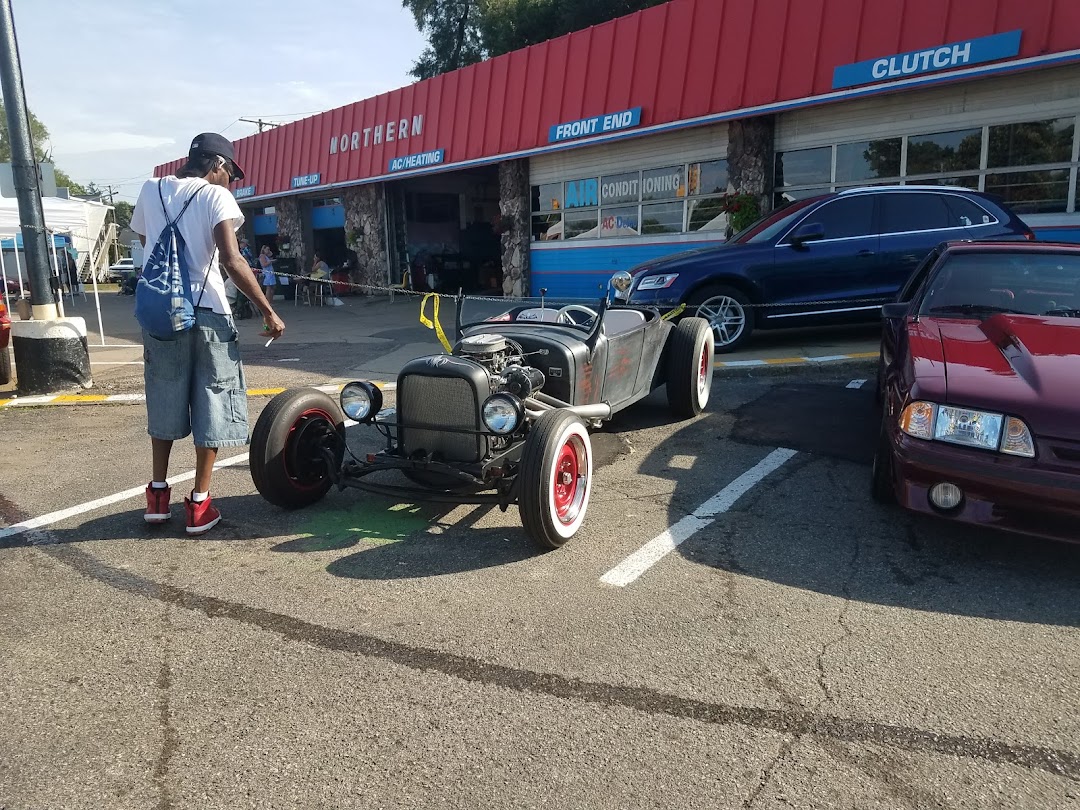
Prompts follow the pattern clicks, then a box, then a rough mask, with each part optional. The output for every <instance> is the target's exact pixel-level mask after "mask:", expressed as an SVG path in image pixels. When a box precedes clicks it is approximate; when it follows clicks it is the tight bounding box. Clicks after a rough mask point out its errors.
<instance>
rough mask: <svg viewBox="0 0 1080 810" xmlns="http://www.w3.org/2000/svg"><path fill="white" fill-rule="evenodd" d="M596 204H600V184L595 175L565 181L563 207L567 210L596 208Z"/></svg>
mask: <svg viewBox="0 0 1080 810" xmlns="http://www.w3.org/2000/svg"><path fill="white" fill-rule="evenodd" d="M598 205H600V184H599V182H597V179H596V178H595V177H588V178H585V179H584V180H568V181H567V182H566V190H565V192H564V194H563V207H564V208H565V209H566V210H567V211H569V210H570V209H571V208H596V206H598Z"/></svg>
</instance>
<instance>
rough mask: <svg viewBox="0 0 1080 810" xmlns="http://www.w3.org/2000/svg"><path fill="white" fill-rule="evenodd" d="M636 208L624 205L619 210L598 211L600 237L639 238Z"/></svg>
mask: <svg viewBox="0 0 1080 810" xmlns="http://www.w3.org/2000/svg"><path fill="white" fill-rule="evenodd" d="M640 234H641V229H640V228H639V227H638V207H637V206H636V205H624V206H622V207H621V208H601V209H600V236H601V237H603V238H605V239H610V238H614V237H618V236H639V235H640Z"/></svg>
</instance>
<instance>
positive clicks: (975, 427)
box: [934, 405, 1005, 450]
mask: <svg viewBox="0 0 1080 810" xmlns="http://www.w3.org/2000/svg"><path fill="white" fill-rule="evenodd" d="M1004 421H1005V417H1004V416H1002V415H1001V414H999V413H986V412H985V411H975V410H972V409H970V408H954V407H951V406H949V405H939V406H938V409H937V417H936V418H935V419H934V438H935V439H937V440H938V441H939V442H948V443H949V444H962V445H964V446H965V447H977V448H978V449H980V450H997V449H998V447H1000V446H1001V426H1002V423H1003V422H1004Z"/></svg>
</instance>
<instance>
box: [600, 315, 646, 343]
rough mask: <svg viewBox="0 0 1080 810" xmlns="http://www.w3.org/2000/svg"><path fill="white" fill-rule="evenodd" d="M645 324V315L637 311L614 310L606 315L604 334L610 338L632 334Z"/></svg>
mask: <svg viewBox="0 0 1080 810" xmlns="http://www.w3.org/2000/svg"><path fill="white" fill-rule="evenodd" d="M643 323H645V314H644V313H643V312H638V311H637V310H636V309H612V310H609V311H608V312H607V313H606V314H605V315H604V334H606V335H607V336H608V337H613V336H614V335H621V334H622V333H623V332H630V331H631V330H633V329H636V328H638V327H639V326H641V325H642V324H643Z"/></svg>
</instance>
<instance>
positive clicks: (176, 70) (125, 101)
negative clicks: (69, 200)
mask: <svg viewBox="0 0 1080 810" xmlns="http://www.w3.org/2000/svg"><path fill="white" fill-rule="evenodd" d="M12 6H13V10H14V15H15V32H16V36H17V37H18V42H19V54H20V57H21V60H22V68H23V82H24V85H25V87H26V98H27V103H28V105H29V107H30V109H31V110H33V112H34V114H35V115H37V117H38V118H39V119H41V121H42V122H43V123H44V124H45V126H46V127H48V129H49V133H50V136H51V143H50V146H51V149H52V154H53V160H54V162H55V164H56V165H57V166H58V167H59V168H61V169H63V170H64V171H66V172H67V173H68V174H69V175H70V176H71V177H72V179H74V180H75V181H77V182H80V183H82V184H84V185H85V184H86V183H88V182H90V181H94V182H95V183H97V185H98V186H99V187H101V188H104V187H105V186H106V185H108V184H112V186H113V188H114V189H118V191H117V197H116V198H117V199H118V200H127V201H129V202H134V201H135V199H136V197H137V196H138V193H139V188H140V187H141V186H142V182H143V180H145V179H146V178H147V177H150V176H151V174H152V172H153V168H154V166H156V165H158V164H161V163H165V162H167V161H170V160H174V159H176V158H179V157H183V156H184V155H185V154H186V153H187V146H188V144H189V143H190V141H191V139H192V137H194V136H195V135H196V134H198V133H200V132H221V133H222V134H223V135H225V136H226V137H228V138H229V139H230V140H239V139H240V138H243V137H245V136H247V135H250V134H252V133H254V132H256V131H257V130H256V127H255V125H253V124H247V123H243V122H240V121H238V120H237V119H239V118H259V117H261V118H263V119H264V120H270V121H275V122H284V121H292V120H296V119H298V118H303V117H305V116H306V115H310V114H313V113H316V112H321V111H323V110H328V109H332V108H334V107H339V106H342V105H344V104H348V103H351V102H354V101H358V100H361V99H365V98H369V97H371V96H374V95H378V94H379V93H382V92H385V91H388V90H393V89H395V88H398V87H402V86H404V85H406V84H409V83H410V82H411V81H412V79H411V77H410V76H409V75H408V74H409V69H410V68H411V67H412V64H413V62H414V60H415V59H416V57H417V56H419V54H420V52H421V51H422V50H423V48H424V44H425V43H424V40H423V38H422V37H421V35H420V33H419V32H418V31H417V30H416V26H415V23H414V21H413V18H412V15H411V14H410V13H409V12H408V11H407V10H405V9H404V8H403V7H402V5H401V0H333V1H331V0H302V2H296V0H217V1H216V2H215V1H214V0H98V1H97V2H86V0H12Z"/></svg>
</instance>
